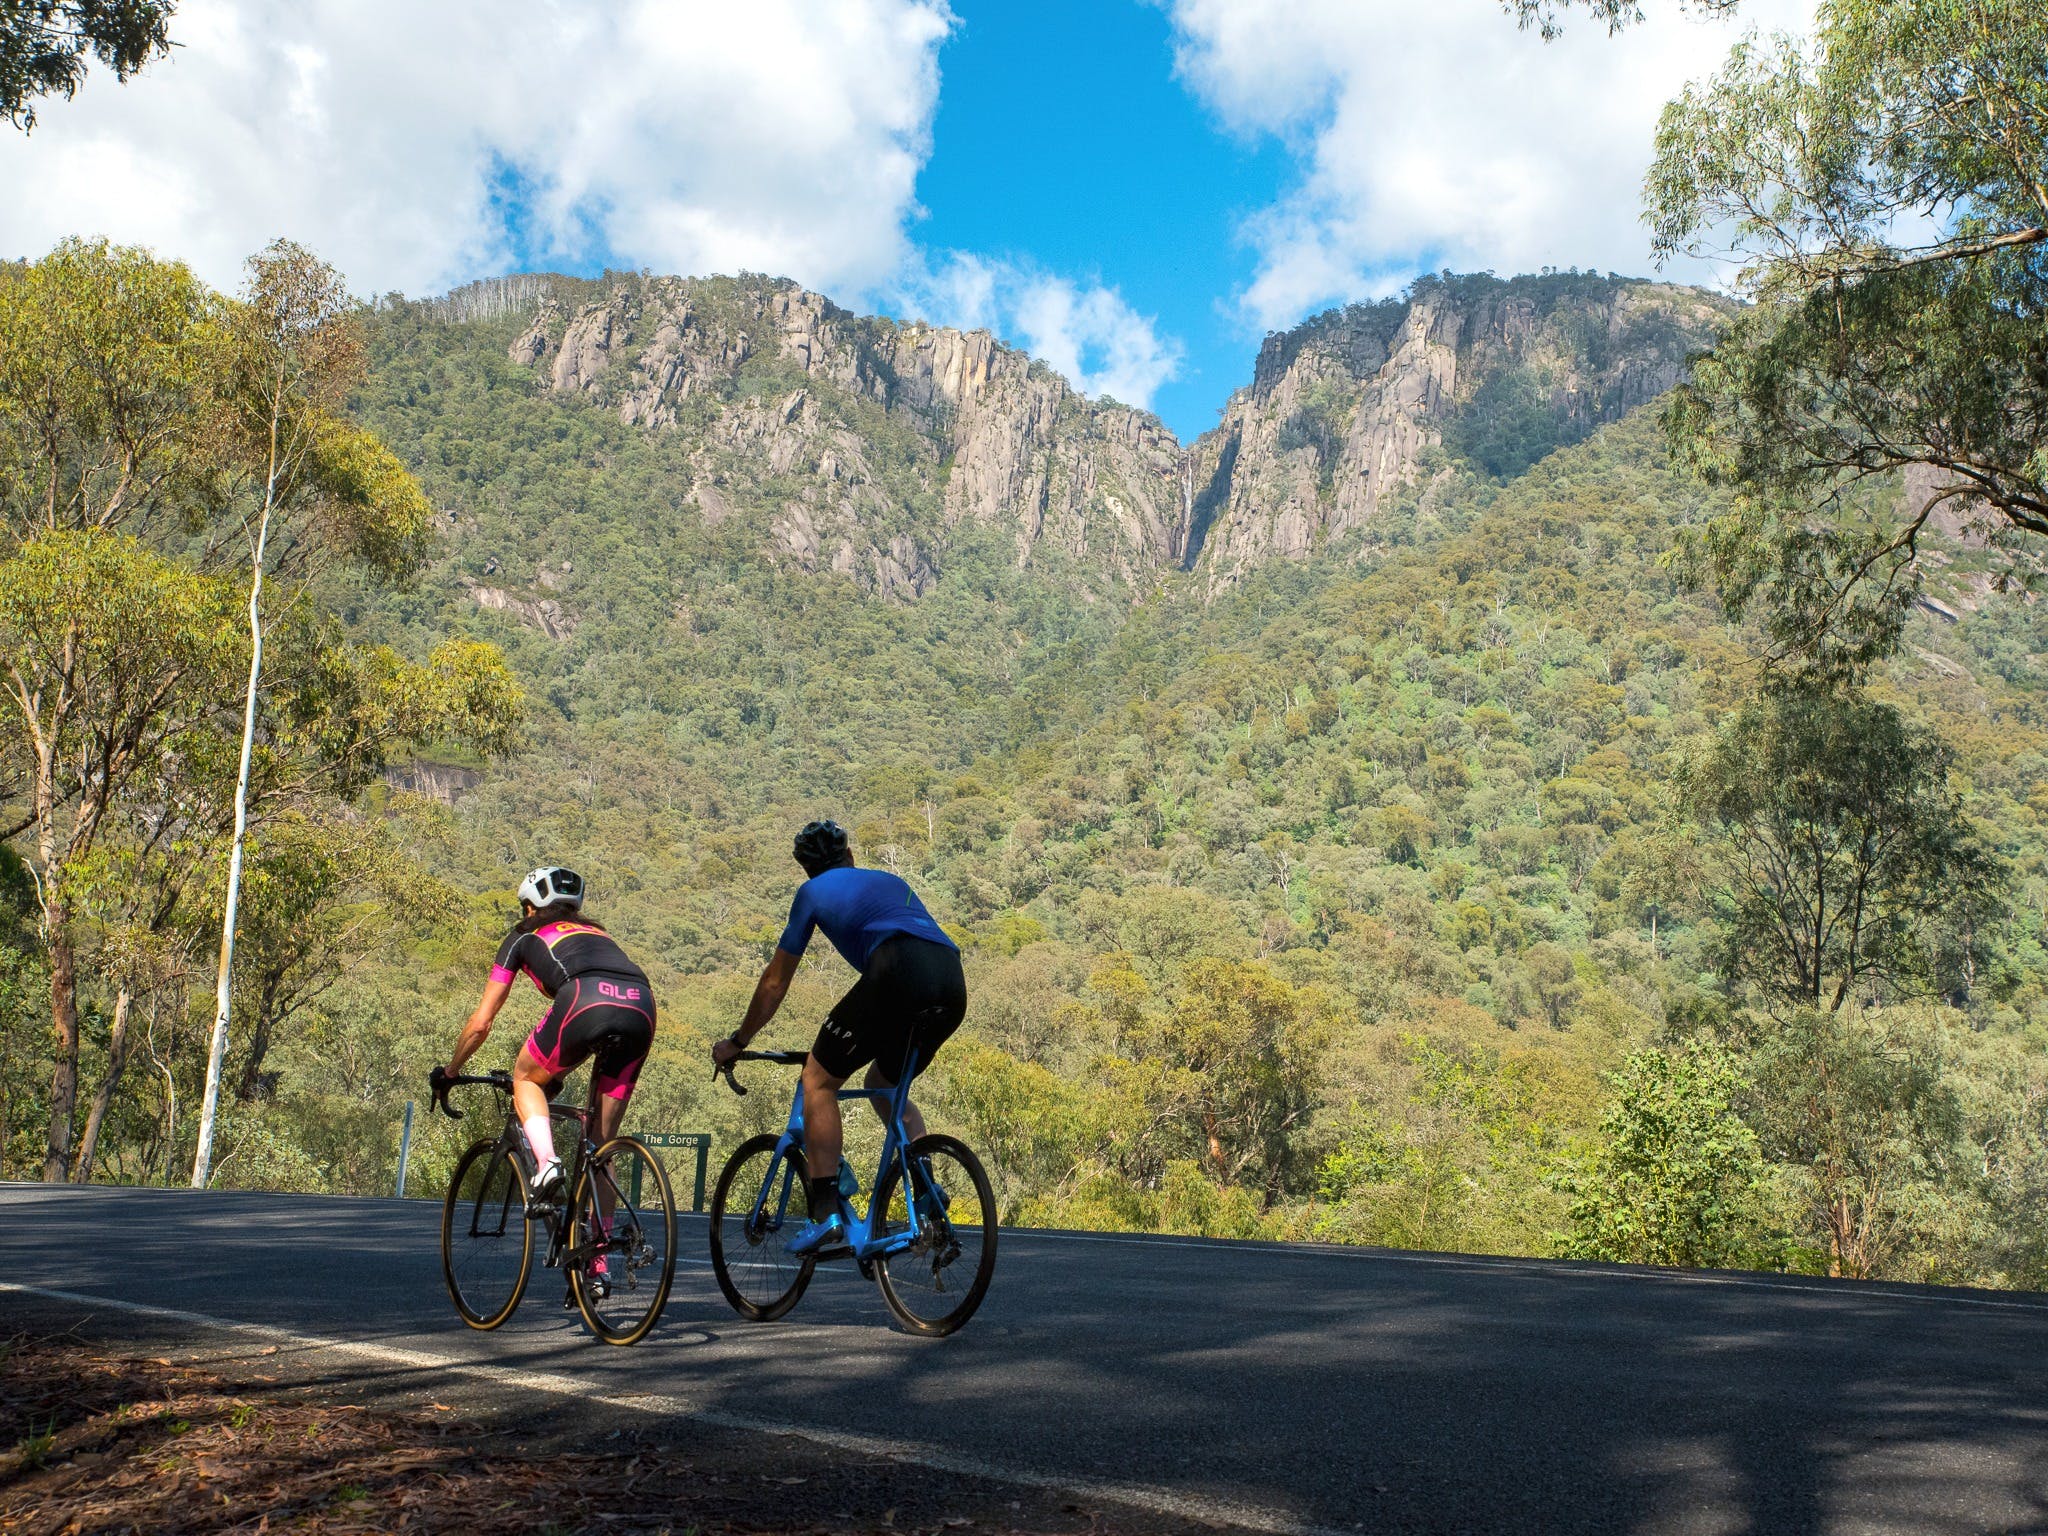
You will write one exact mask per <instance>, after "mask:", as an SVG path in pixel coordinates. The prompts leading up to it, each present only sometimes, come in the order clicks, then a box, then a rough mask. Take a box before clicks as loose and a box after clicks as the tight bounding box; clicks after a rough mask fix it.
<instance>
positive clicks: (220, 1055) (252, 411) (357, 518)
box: [192, 240, 430, 1189]
mask: <svg viewBox="0 0 2048 1536" xmlns="http://www.w3.org/2000/svg"><path fill="white" fill-rule="evenodd" d="M358 309H359V306H358V305H357V304H356V303H355V302H354V301H353V300H351V299H350V298H349V295H348V291H347V289H346V288H345V287H344V286H343V284H342V281H341V275H340V274H339V273H338V272H336V271H335V270H334V269H333V268H332V267H330V266H328V265H327V264H325V263H324V262H321V261H319V260H318V259H317V258H315V257H314V256H313V255H312V253H311V252H309V251H307V250H305V249H304V248H303V247H301V246H297V245H294V244H292V243H291V242H289V241H285V240H279V241H277V242H275V243H273V244H272V245H271V246H270V247H269V248H268V249H266V250H264V251H263V252H262V253H261V254H259V255H257V256H254V257H251V258H250V261H249V281H248V285H247V290H246V293H245V296H244V299H243V301H242V302H241V303H240V304H238V305H236V306H234V307H233V308H232V309H231V310H230V312H229V319H228V323H227V325H226V326H225V327H224V330H225V345H224V346H223V348H222V350H221V355H222V358H223V360H224V362H225V364H226V366H225V368H224V369H223V377H222V378H221V379H220V380H219V381H218V395H217V399H218V400H219V403H220V409H219V411H218V413H217V415H216V418H215V423H216V430H217V433H218V439H217V441H218V447H219V449H220V452H219V453H218V463H219V465H220V476H221V483H222V485H223V487H224V489H225V491H226V494H225V496H224V498H223V499H224V501H225V502H226V504H227V506H228V507H229V508H230V509H231V511H232V512H233V513H234V514H235V517H234V521H235V523H237V524H239V532H240V534H241V536H242V538H243V540H244V541H245V542H246V547H247V551H248V557H249V567H248V569H249V673H248V686H247V689H246V691H245V695H244V700H243V712H242V744H241V755H240V763H239V767H238V770H237V773H236V778H235V796H234V831H233V835H232V838H231V840H230V843H229V848H228V879H227V891H226V894H225V897H224V900H223V911H222V917H221V940H220V959H219V964H218V966H217V967H216V980H215V988H214V1021H213V1035H212V1041H211V1046H210V1049H209V1055H208V1061H207V1070H206V1088H205V1093H204V1097H203V1099H202V1101H201V1104H200V1110H199V1148H198V1152H197V1155H196V1156H195V1157H194V1159H193V1164H192V1183H193V1186H194V1187H195V1188H200V1189H203V1188H205V1187H206V1183H207V1178H208V1168H209V1164H210V1162H211V1160H212V1150H213V1126H214V1119H215V1116H216V1114H217V1112H218V1108H219V1100H220V1084H221V1071H222V1066H223V1063H224V1062H225V1060H226V1055H227V1046H228V1027H229V1022H230V1018H231V1015H232V1011H233V984H234V954H235V919H236V913H237V908H238V904H239V899H240V895H241V885H242V859H243V853H244V849H245V847H246V844H247V840H248V833H249V779H250V771H251V766H252V763H253V761H254V758H255V753H256V720H257V713H258V705H259V700H260V695H261V692H262V686H263V641H264V620H263V582H264V577H265V575H266V573H267V571H268V569H269V563H270V560H271V558H272V553H271V540H272V537H273V533H275V534H278V535H282V536H283V537H284V539H285V540H286V541H287V543H288V545H290V546H291V547H292V550H295V551H298V552H307V553H310V552H311V551H313V550H315V549H317V548H320V547H322V546H325V547H326V548H329V549H332V550H335V551H337V552H339V553H343V554H346V555H353V556H356V557H360V558H364V559H367V560H369V561H370V562H371V563H373V564H375V565H378V566H380V567H382V568H384V569H385V570H387V571H401V570H404V569H406V568H408V567H409V566H410V565H412V564H414V563H416V562H417V560H418V558H419V555H420V552H421V551H422V549H423V548H424V541H425V536H426V530H427V526H428V518H429V515H430V513H429V509H428V507H427V503H426V497H425V496H424V495H423V494H422V493H421V491H420V488H419V486H418V484H417V482H415V481H414V480H413V478H412V476H411V475H410V474H408V473H407V472H406V471H405V469H404V468H403V467H402V466H401V465H400V464H399V463H398V461H397V460H396V459H394V458H393V457H392V456H391V454H390V452H389V451H388V450H387V449H385V448H384V446H383V445H382V444H381V443H379V442H378V441H377V440H376V439H375V438H374V437H373V436H371V435H370V434H369V433H367V432H365V431H363V430H362V429H361V428H360V427H357V426H355V425H354V424H353V423H351V422H350V421H349V420H348V419H347V417H346V416H345V415H344V414H343V407H344V405H345V403H346V401H347V397H348V394H349V391H350V390H352V389H354V388H355V387H356V385H357V384H359V383H360V382H361V381H362V378H363V373H364V367H365V363H364V353H363V343H362V335H361V329H360V325H359V323H358ZM288 552H291V551H288Z"/></svg>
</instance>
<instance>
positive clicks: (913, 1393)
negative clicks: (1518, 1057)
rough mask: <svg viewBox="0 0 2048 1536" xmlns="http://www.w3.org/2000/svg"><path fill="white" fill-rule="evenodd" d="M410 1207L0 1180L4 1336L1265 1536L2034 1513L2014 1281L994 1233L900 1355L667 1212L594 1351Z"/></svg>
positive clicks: (854, 1317) (836, 1281)
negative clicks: (584, 1417)
mask: <svg viewBox="0 0 2048 1536" xmlns="http://www.w3.org/2000/svg"><path fill="white" fill-rule="evenodd" d="M438 1221H439V1208H438V1206H436V1205H430V1204H428V1203H425V1202H396V1201H384V1200H342V1199H327V1198H316V1197H302V1196H272V1195H237V1194H211V1195H203V1196H201V1195H193V1194H190V1193H187V1192H171V1191H151V1190H114V1189H83V1190H54V1191H53V1190H45V1189H43V1188H41V1187H38V1186H26V1185H11V1186H0V1334H5V1333H7V1332H9V1331H11V1330H10V1329H9V1327H8V1326H7V1321H6V1320H7V1319H9V1315H10V1314H14V1316H15V1318H17V1319H26V1318H27V1317H28V1316H29V1315H30V1313H31V1312H33V1313H34V1314H35V1315H36V1316H38V1317H42V1316H47V1315H50V1314H51V1310H52V1308H53V1306H55V1307H57V1308H58V1309H59V1310H64V1309H68V1311H67V1312H66V1315H70V1314H79V1315H83V1314H86V1313H89V1312H95V1311H97V1312H98V1313H99V1314H100V1315H101V1316H103V1317H107V1318H111V1319H113V1320H115V1321H118V1320H119V1319H120V1318H122V1317H127V1318H129V1319H133V1320H136V1321H138V1322H139V1321H141V1320H144V1319H147V1320H150V1321H151V1323H152V1326H155V1327H158V1328H162V1327H164V1326H170V1327H174V1328H176V1329H179V1330H183V1331H187V1332H190V1333H191V1334H194V1335H206V1334H211V1335H214V1336H216V1337H220V1338H225V1339H228V1340H231V1341H232V1340H235V1339H240V1340H242V1341H245V1342H246V1343H247V1344H248V1346H249V1347H250V1349H251V1350H252V1351H253V1350H254V1349H256V1348H258V1347H260V1346H261V1344H262V1342H263V1341H264V1340H266V1339H269V1340H282V1339H284V1338H287V1337H289V1338H290V1339H292V1340H295V1341H306V1340H315V1341H324V1342H327V1343H330V1344H340V1345H343V1346H345V1348H346V1349H347V1350H348V1351H350V1352H351V1353H350V1354H349V1356H348V1358H350V1359H352V1360H355V1361H359V1362H360V1365H361V1369H362V1371H363V1372H364V1374H365V1375H366V1376H367V1375H372V1374H390V1373H394V1372H395V1373H404V1372H422V1371H433V1372H437V1373H444V1374H445V1373H447V1372H450V1371H453V1372H455V1373H457V1376H458V1378H459V1380H460V1381H461V1382H462V1384H463V1385H464V1387H465V1389H466V1390H468V1391H470V1392H471V1393H472V1394H474V1395H475V1396H477V1397H479V1398H482V1399H488V1400H494V1401H504V1400H508V1399H511V1398H516V1397H521V1396H527V1397H531V1396H534V1395H536V1394H538V1395H542V1396H553V1397H557V1398H562V1397H567V1398H572V1399H573V1398H575V1397H577V1396H579V1395H586V1394H587V1395H588V1396H589V1397H591V1398H593V1399H602V1400H603V1401H604V1402H605V1403H607V1404H609V1405H611V1406H612V1407H614V1408H620V1407H623V1408H627V1409H638V1410H644V1411H646V1412H650V1413H657V1414H666V1415H671V1416H674V1415H678V1414H691V1415H695V1416H696V1417H697V1418H698V1419H699V1420H701V1421H703V1422H705V1423H707V1424H712V1425H721V1426H724V1427H726V1428H734V1427H737V1428H742V1429H745V1428H755V1427H758V1428H762V1429H768V1428H776V1429H781V1430H784V1431H789V1430H793V1431H796V1432H798V1433H801V1434H803V1435H805V1436H807V1437H810V1438H813V1439H817V1440H821V1441H824V1442H826V1443H828V1444H833V1445H837V1446H839V1447H840V1448H841V1449H852V1450H854V1451H856V1452H859V1451H872V1452H874V1453H876V1454H882V1455H888V1456H892V1457H897V1458H903V1459H908V1460H911V1461H914V1462H920V1463H922V1464H924V1465H926V1466H935V1467H938V1468H939V1469H941V1470H942V1471H952V1472H957V1473H968V1472H972V1473H976V1474H980V1475H991V1474H992V1475H994V1476H997V1477H1001V1478H1008V1479H1013V1480H1015V1481H1017V1482H1019V1483H1022V1484H1025V1485H1028V1486H1032V1487H1036V1488H1038V1489H1041V1490H1043V1489H1054V1490H1058V1489H1061V1488H1071V1489H1073V1490H1076V1491H1087V1492H1089V1493H1091V1494H1093V1495H1096V1496H1101V1495H1103V1494H1104V1493H1107V1494H1108V1495H1109V1496H1110V1497H1112V1498H1119V1497H1120V1498H1125V1499H1128V1500H1130V1501H1131V1502H1134V1503H1136V1504H1139V1505H1143V1506H1146V1507H1148V1508H1150V1509H1151V1510H1152V1511H1153V1512H1154V1513H1155V1514H1159V1513H1166V1514H1169V1515H1173V1516H1177V1517H1180V1518H1184V1519H1187V1520H1189V1521H1191V1522H1202V1521H1206V1522H1210V1523H1217V1524H1236V1525H1242V1526H1248V1527H1251V1528H1255V1529H1265V1530H1269V1531H1277V1532H1289V1533H1297V1536H1309V1533H1323V1532H1340V1531H1342V1532H1348V1531H1353V1530H1364V1531H1562V1530H1572V1531H1657V1532H1664V1531H1671V1532H1738V1531H1753V1532H1767V1533H1773V1536H1778V1533H1801V1532H1810V1531H1935V1532H1950V1531H1954V1532H1963V1531H1973V1532H1974V1531H2048V1379H2044V1370H2048V1299H2044V1300H2036V1299H2034V1298H2031V1297H2023V1296H2008V1295H2002V1294H1999V1293H1993V1292H1975V1291H1943V1290H1930V1289H1921V1288H1913V1287H1904V1286H1878V1285H1859V1284H1851V1283H1840V1282H1825V1281H1813V1280H1802V1279H1792V1278H1773V1277H1768V1276H1737V1275H1724V1274H1697V1275H1694V1274H1679V1273H1671V1272H1665V1271H1655V1270H1636V1269H1629V1268H1625V1267H1619V1266H1601V1265H1585V1264H1563V1263H1547V1262H1539V1261H1528V1260H1496V1259H1479V1258H1469V1259H1468V1258H1459V1257H1454V1256H1441V1255H1423V1254H1401V1253H1388V1252H1383V1251H1379V1250H1356V1249H1351V1250H1345V1249H1328V1248H1316V1247H1302V1246H1282V1245H1269V1244H1242V1243H1215V1242H1203V1241H1197V1240H1176V1239H1162V1238H1140V1237H1107V1238H1105V1237H1099V1236H1089V1235H1082V1234H1062V1233H1051V1232H1021V1231H1020V1232H1005V1233H1004V1235H1003V1240H1002V1250H1001V1255H1000V1260H999V1263H998V1266H997V1270H996V1277H995V1284H994V1286H993V1288H992V1289H991V1291H990V1293H989V1298H988V1300H987V1302H986V1303H985V1304H984V1306H983V1308H982V1310H981V1312H980V1314H979V1315H978V1316H977V1317H976V1318H975V1319H974V1321H973V1322H972V1323H970V1324H969V1325H968V1327H967V1328H966V1330H965V1331H963V1332H962V1333H960V1334H959V1335H957V1336H955V1337H954V1338H952V1339H947V1340H939V1341H930V1340H923V1339H917V1338H912V1337H909V1336H906V1335H904V1334H901V1333H899V1332H896V1331H894V1330H893V1328H892V1327H891V1324H890V1319H889V1317H888V1314H887V1311H886V1309H885V1308H884V1307H883V1305H882V1301H881V1298H880V1296H879V1295H877V1294H876V1293H875V1292H874V1290H873V1289H872V1287H870V1286H868V1285H867V1284H865V1283H864V1282H862V1281H860V1280H859V1279H858V1277H857V1276H856V1275H855V1274H854V1273H853V1272H852V1271H851V1270H849V1269H845V1268H833V1269H821V1270H820V1272H819V1277H818V1279H817V1280H816V1281H815V1282H814V1283H813V1285H812V1287H811V1290H810V1292H809V1293H808V1294H807V1295H806V1297H805V1298H804V1301H803V1303H802V1304H801V1305H800V1306H799V1307H798V1308H797V1310H796V1311H795V1312H794V1313H792V1314H791V1316H790V1317H789V1318H787V1319H785V1320H783V1321H782V1322H780V1323H772V1324H766V1325H760V1324H749V1323H745V1322H743V1321H741V1320H740V1319H739V1318H737V1317H736V1316H734V1315H733V1313H732V1312H731V1311H730V1310H729V1309H728V1308H727V1307H726V1306H725V1303H724V1301H723V1299H722V1298H721V1297H720V1296H719V1294H718V1290H717V1287H716V1285H715V1284H714V1283H713V1281H712V1278H711V1274H710V1270H709V1267H708V1261H707V1260H706V1259H705V1258H704V1224H703V1221H702V1219H701V1218H686V1219H685V1221H686V1225H685V1228H684V1246H683V1252H684V1256H685V1257H684V1262H683V1264H682V1265H681V1267H680V1268H679V1270H678V1273H677V1284H676V1289H675V1293H674V1296H673V1297H672V1299H671V1300H670V1303H669V1307H668V1312H667V1314H666V1318H665V1321H664V1323H663V1325H662V1327H661V1328H660V1329H659V1330H658V1331H657V1332H656V1333H655V1334H654V1335H653V1336H652V1337H650V1338H649V1339H648V1340H647V1341H645V1342H644V1343H642V1344H641V1345H639V1346H637V1347H635V1348H633V1349H629V1350H617V1349H610V1348H606V1347H603V1346H600V1345H597V1344H595V1343H593V1342H591V1341H590V1340H589V1338H588V1336H587V1335H586V1334H585V1333H584V1332H583V1330H582V1328H581V1325H580V1324H579V1323H578V1322H576V1321H575V1320H574V1318H573V1316H571V1315H567V1314H564V1313H562V1312H560V1311H558V1310H557V1309H556V1306H555V1303H556V1302H557V1301H558V1299H559V1297H558V1294H557V1291H556V1289H555V1281H554V1276H553V1275H551V1274H547V1275H542V1276H538V1277H537V1278H536V1281H535V1284H534V1286H533V1288H532V1289H531V1290H530V1291H529V1293H528V1296H527V1301H526V1305H525V1306H524V1308H522V1310H521V1313H520V1315H519V1316H518V1317H516V1318H515V1319H514V1320H513V1321H512V1322H511V1323H510V1324H508V1325H507V1326H506V1327H505V1328H503V1329H501V1330H499V1331H498V1332H496V1333H490V1334H479V1333H473V1332H471V1331H469V1330H468V1329H466V1328H464V1327H462V1326H461V1325H460V1323H459V1322H458V1321H457V1319H456V1317H455V1314H454V1311H453V1309H452V1307H451V1306H450V1304H449V1302H448V1298H447V1296H446V1294H445V1292H444V1291H443V1290H442V1287H441V1279H440V1270H439V1263H438V1258H437V1250H436V1241H437V1237H436V1235H437V1231H438ZM51 1292H62V1293H65V1297H63V1298H55V1299H53V1298H52V1296H51V1295H50V1293H51ZM85 1297H92V1298H106V1299H108V1300H109V1301H111V1302H118V1303H122V1304H125V1307H126V1309H127V1310H125V1311H124V1310H122V1309H120V1308H104V1309H96V1308H95V1307H94V1306H92V1305H91V1304H90V1303H88V1302H87V1301H85V1300H83V1299H82V1298H85ZM163 1311H170V1312H175V1313H181V1314H192V1316H186V1317H171V1318H166V1317H164V1316H163V1315H162V1312H163ZM206 1320H212V1321H206ZM219 1323H232V1324H239V1325H243V1327H242V1329H241V1331H240V1332H239V1333H237V1332H235V1331H234V1330H223V1329H221V1328H220V1327H219V1326H218V1324H219ZM262 1330H275V1331H276V1332H274V1333H273V1332H264V1331H262Z"/></svg>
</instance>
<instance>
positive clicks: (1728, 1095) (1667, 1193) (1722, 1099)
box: [1558, 1038, 1765, 1267]
mask: <svg viewBox="0 0 2048 1536" xmlns="http://www.w3.org/2000/svg"><path fill="white" fill-rule="evenodd" d="M1610 1081H1611V1083H1612V1086H1613V1091H1614V1096H1615V1097H1614V1103H1613V1105H1612V1107H1611V1108H1609V1109H1608V1111H1607V1113H1606V1114H1605V1115H1603V1116H1601V1119H1600V1140H1599V1143H1598V1144H1597V1145H1596V1146H1595V1147H1594V1149H1593V1150H1592V1151H1591V1152H1590V1153H1589V1154H1588V1155H1587V1156H1586V1157H1585V1158H1584V1159H1583V1160H1582V1161H1581V1162H1580V1163H1579V1164H1578V1165H1576V1166H1574V1167H1572V1168H1570V1169H1569V1170H1568V1171H1567V1172H1566V1173H1565V1174H1564V1175H1563V1177H1562V1179H1561V1180H1560V1183H1561V1186H1562V1188H1563V1189H1564V1191H1565V1193H1566V1194H1568V1195H1569V1196H1570V1197H1571V1202H1572V1203H1571V1208H1570V1210H1569V1211H1568V1212H1567V1213H1566V1216H1567V1219H1568V1220H1569V1221H1570V1223H1571V1231H1570V1233H1569V1234H1568V1235H1567V1236H1565V1237H1564V1238H1563V1239H1561V1240H1560V1242H1559V1244H1558V1252H1559V1253H1560V1254H1562V1255H1564V1256H1565V1257H1567V1258H1579V1259H1611V1260H1619V1261H1621V1262H1623V1263H1630V1264H1680V1265H1690V1266H1711V1267H1730V1266H1739V1265H1744V1264H1749V1263H1753V1262H1755V1260H1756V1259H1757V1258H1758V1257H1760V1244H1759V1236H1760V1233H1759V1230H1758V1229H1759V1225H1760V1221H1761V1218H1762V1216H1763V1212H1764V1205H1765V1172H1764V1161H1763V1157H1762V1156H1761V1154H1760V1153H1759V1152H1758V1150H1757V1137H1756V1132H1755V1131H1753V1130H1751V1129H1750V1127H1749V1126H1748V1125H1747V1124H1746V1123H1745V1122H1744V1121H1743V1119H1742V1117H1741V1115H1740V1114H1739V1113H1738V1110H1737V1100H1738V1098H1739V1097H1740V1094H1741V1091H1742V1088H1743V1086H1744V1084H1743V1079H1742V1072H1741V1069H1740V1067H1739V1066H1738V1064H1737V1063H1736V1061H1735V1059H1734V1058H1733V1057H1732V1056H1731V1055H1730V1054H1729V1053H1728V1051H1727V1050H1725V1049H1724V1048H1723V1047H1721V1046H1719V1045H1717V1044H1715V1043H1714V1042H1712V1041H1710V1040H1707V1039H1704V1038H1699V1039H1693V1040H1689V1041H1687V1042H1686V1043H1685V1045H1684V1046H1682V1047H1681V1048H1679V1049H1678V1050H1675V1051H1662V1050H1647V1051H1636V1052H1633V1053H1631V1054H1630V1055H1629V1056H1628V1057H1627V1058H1626V1059H1624V1060H1623V1062H1622V1064H1621V1066H1620V1067H1619V1068H1618V1069H1617V1070H1616V1071H1615V1072H1614V1074H1613V1076H1612V1078H1611V1079H1610Z"/></svg>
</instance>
